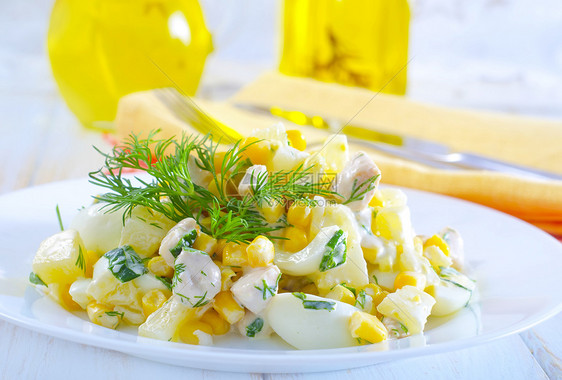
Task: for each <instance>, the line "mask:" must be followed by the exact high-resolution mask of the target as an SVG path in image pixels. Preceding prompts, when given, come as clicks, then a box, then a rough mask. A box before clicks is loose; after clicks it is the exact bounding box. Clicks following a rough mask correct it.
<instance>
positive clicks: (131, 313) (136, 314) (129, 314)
mask: <svg viewBox="0 0 562 380" xmlns="http://www.w3.org/2000/svg"><path fill="white" fill-rule="evenodd" d="M113 311H115V312H117V313H120V314H121V315H122V318H121V319H122V320H123V322H125V323H128V324H130V325H133V326H138V325H140V324H141V323H144V321H145V320H146V317H145V316H144V313H143V311H142V309H141V310H139V309H134V308H130V307H127V306H123V305H118V306H115V307H114V308H113Z"/></svg>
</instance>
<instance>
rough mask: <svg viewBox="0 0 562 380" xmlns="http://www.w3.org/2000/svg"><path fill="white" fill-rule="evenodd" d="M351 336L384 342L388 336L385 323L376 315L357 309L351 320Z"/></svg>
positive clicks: (371, 341)
mask: <svg viewBox="0 0 562 380" xmlns="http://www.w3.org/2000/svg"><path fill="white" fill-rule="evenodd" d="M349 330H350V331H351V336H352V337H354V338H359V339H362V340H365V341H367V342H369V343H378V342H382V341H383V340H385V339H386V337H387V336H388V331H387V330H386V327H385V326H384V325H383V323H382V322H381V321H380V320H379V319H378V318H377V317H375V316H374V315H371V314H368V313H364V312H362V311H356V312H355V313H353V315H352V316H351V318H350V320H349Z"/></svg>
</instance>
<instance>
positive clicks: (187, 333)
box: [178, 320, 213, 346]
mask: <svg viewBox="0 0 562 380" xmlns="http://www.w3.org/2000/svg"><path fill="white" fill-rule="evenodd" d="M212 334H213V329H212V327H211V326H210V325H209V324H207V323H205V322H201V321H195V320H188V321H186V322H185V323H183V324H182V325H181V326H180V327H179V329H178V335H179V337H180V339H181V341H182V342H184V343H187V344H196V345H201V346H212V345H213V336H212Z"/></svg>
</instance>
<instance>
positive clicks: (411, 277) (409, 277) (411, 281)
mask: <svg viewBox="0 0 562 380" xmlns="http://www.w3.org/2000/svg"><path fill="white" fill-rule="evenodd" d="M426 282H427V279H426V277H425V276H424V275H423V274H421V273H417V272H411V271H404V272H400V273H398V275H397V276H396V278H395V279H394V289H400V288H402V287H403V286H406V285H412V286H415V287H416V288H418V289H420V290H424V288H425V285H426Z"/></svg>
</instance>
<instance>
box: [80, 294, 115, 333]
mask: <svg viewBox="0 0 562 380" xmlns="http://www.w3.org/2000/svg"><path fill="white" fill-rule="evenodd" d="M86 311H87V312H88V318H90V321H92V322H93V323H95V324H96V325H100V326H103V327H107V328H109V329H115V328H117V326H118V325H119V322H121V316H120V315H118V314H117V313H115V312H113V313H112V311H113V310H112V309H111V308H110V307H108V306H106V305H104V304H101V303H97V302H96V301H92V302H90V303H89V304H88V306H87V307H86ZM108 313H109V314H108Z"/></svg>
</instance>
